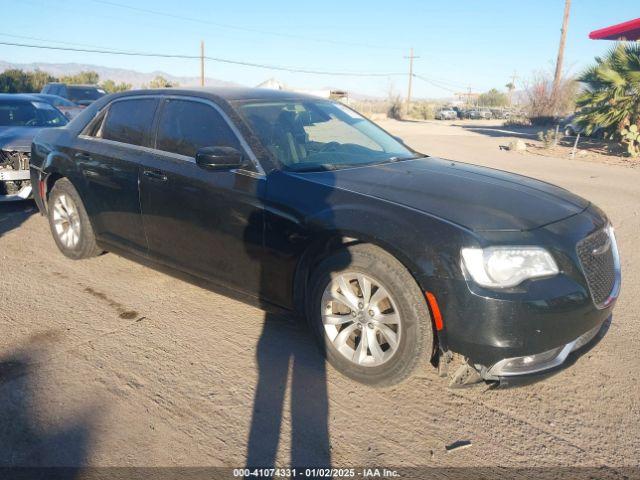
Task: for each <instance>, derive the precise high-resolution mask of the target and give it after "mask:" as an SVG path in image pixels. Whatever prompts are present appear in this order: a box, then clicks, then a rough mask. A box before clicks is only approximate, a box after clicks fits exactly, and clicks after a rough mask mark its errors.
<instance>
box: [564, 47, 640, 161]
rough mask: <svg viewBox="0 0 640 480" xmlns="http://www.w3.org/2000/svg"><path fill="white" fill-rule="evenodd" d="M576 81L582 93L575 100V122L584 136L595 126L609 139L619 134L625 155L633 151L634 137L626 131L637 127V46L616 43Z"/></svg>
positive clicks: (639, 120)
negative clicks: (624, 144)
mask: <svg viewBox="0 0 640 480" xmlns="http://www.w3.org/2000/svg"><path fill="white" fill-rule="evenodd" d="M578 80H579V81H580V82H582V83H583V85H584V87H585V90H584V92H583V93H582V94H581V95H580V97H579V98H578V101H577V105H578V107H580V108H581V111H580V113H578V115H577V120H578V122H579V123H580V124H581V125H582V126H584V128H585V133H587V134H589V133H591V132H592V131H593V130H594V129H595V128H596V127H598V126H599V127H601V128H603V129H604V130H605V132H607V134H608V135H609V136H613V135H615V134H618V135H620V136H621V137H622V139H623V141H624V142H625V143H627V144H628V146H629V147H630V148H629V153H633V152H635V151H637V145H635V144H636V142H637V138H636V139H634V138H632V137H630V136H629V132H630V131H632V132H633V131H637V130H638V127H640V44H636V43H621V44H618V46H616V47H615V48H613V49H612V50H611V51H609V52H608V53H607V54H606V55H605V56H604V57H602V58H599V57H597V58H596V64H595V65H593V66H591V67H589V68H588V69H587V70H586V71H585V72H584V73H583V74H582V75H581V76H580V77H579V78H578ZM632 125H636V127H635V128H631V126H632ZM634 145H635V146H634ZM632 150H633V151H632Z"/></svg>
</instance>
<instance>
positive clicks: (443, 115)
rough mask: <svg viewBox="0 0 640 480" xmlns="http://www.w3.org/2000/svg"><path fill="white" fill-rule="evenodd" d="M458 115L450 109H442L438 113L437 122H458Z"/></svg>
mask: <svg viewBox="0 0 640 480" xmlns="http://www.w3.org/2000/svg"><path fill="white" fill-rule="evenodd" d="M457 118H458V113H457V112H456V111H455V110H451V109H450V108H442V109H440V110H438V111H437V112H436V120H457Z"/></svg>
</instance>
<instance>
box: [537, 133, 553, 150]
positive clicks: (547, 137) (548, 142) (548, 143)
mask: <svg viewBox="0 0 640 480" xmlns="http://www.w3.org/2000/svg"><path fill="white" fill-rule="evenodd" d="M538 140H540V141H541V142H542V144H543V145H544V148H551V147H553V146H554V145H555V143H556V131H555V130H554V129H552V128H549V129H547V130H540V131H539V132H538Z"/></svg>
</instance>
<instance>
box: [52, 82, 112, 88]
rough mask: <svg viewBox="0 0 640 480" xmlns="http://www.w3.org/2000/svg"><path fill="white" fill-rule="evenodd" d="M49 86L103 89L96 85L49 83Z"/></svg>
mask: <svg viewBox="0 0 640 480" xmlns="http://www.w3.org/2000/svg"><path fill="white" fill-rule="evenodd" d="M47 85H65V86H67V87H82V88H101V87H100V85H98V84H96V83H64V82H49V83H47Z"/></svg>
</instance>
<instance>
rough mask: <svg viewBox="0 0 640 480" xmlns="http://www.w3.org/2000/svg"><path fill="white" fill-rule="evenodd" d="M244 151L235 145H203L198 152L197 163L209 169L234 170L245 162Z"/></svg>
mask: <svg viewBox="0 0 640 480" xmlns="http://www.w3.org/2000/svg"><path fill="white" fill-rule="evenodd" d="M243 160H244V157H243V155H242V153H240V152H239V151H238V150H236V149H235V148H233V147H203V148H201V149H200V150H198V151H197V153H196V163H197V164H198V165H199V166H200V167H202V168H206V169H207V170H232V169H234V168H240V167H241V166H242V165H243V164H244V162H243Z"/></svg>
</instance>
